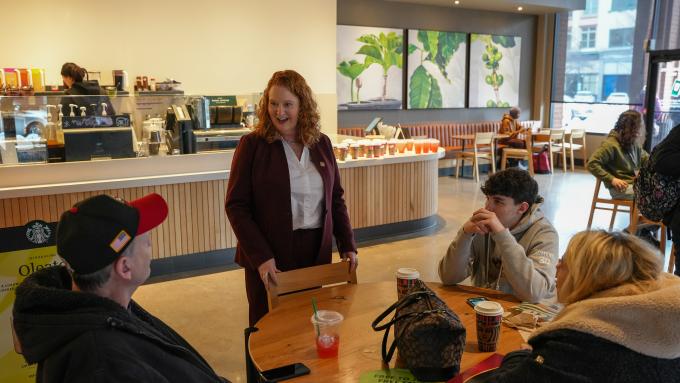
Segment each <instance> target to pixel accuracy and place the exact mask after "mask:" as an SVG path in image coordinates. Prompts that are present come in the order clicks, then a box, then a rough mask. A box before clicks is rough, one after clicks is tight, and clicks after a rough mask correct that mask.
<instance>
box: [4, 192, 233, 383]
mask: <svg viewBox="0 0 680 383" xmlns="http://www.w3.org/2000/svg"><path fill="white" fill-rule="evenodd" d="M167 215H168V205H167V204H166V202H165V200H163V198H162V197H161V196H160V195H158V194H149V195H147V196H145V197H143V198H140V199H138V200H135V201H132V202H129V203H125V202H123V201H120V200H117V199H114V198H112V197H110V196H107V195H98V196H95V197H91V198H88V199H86V200H84V201H81V202H79V203H77V204H76V205H75V206H73V207H72V208H71V209H69V210H68V211H66V212H64V213H63V214H62V216H61V219H60V220H59V224H58V225H57V253H58V254H59V256H60V257H61V258H63V259H64V261H65V263H66V266H55V267H50V268H47V269H43V270H40V271H37V272H35V273H34V274H32V275H31V276H29V277H28V278H26V280H24V281H23V282H22V283H21V285H19V287H17V289H16V301H15V303H14V310H13V313H14V321H13V324H14V329H15V331H16V335H17V338H18V341H19V343H20V346H21V351H22V354H23V356H24V358H25V359H26V361H27V362H28V363H38V371H37V375H36V381H37V382H147V381H153V382H156V381H158V382H225V381H226V380H225V379H223V378H220V377H219V376H217V374H215V372H214V371H213V369H212V368H211V367H210V366H209V365H208V363H207V362H206V361H205V359H203V358H202V357H201V356H200V355H199V353H198V352H197V351H196V350H194V348H193V347H191V345H189V343H187V341H185V340H184V339H183V338H182V337H181V336H180V335H179V334H177V333H176V332H175V331H173V330H172V329H171V328H170V327H168V326H167V325H166V324H165V323H163V322H162V321H161V320H160V319H158V318H155V317H154V316H153V315H151V314H149V313H148V312H146V311H145V310H144V309H143V308H142V307H141V306H139V305H138V304H137V303H135V301H133V300H132V294H133V293H134V292H135V290H136V289H137V288H138V287H139V286H140V285H141V284H142V283H144V282H145V281H146V279H147V278H148V277H149V274H150V264H151V241H150V237H149V231H150V230H151V229H153V228H155V227H156V226H158V225H160V224H161V223H163V221H164V220H165V218H166V217H167Z"/></svg>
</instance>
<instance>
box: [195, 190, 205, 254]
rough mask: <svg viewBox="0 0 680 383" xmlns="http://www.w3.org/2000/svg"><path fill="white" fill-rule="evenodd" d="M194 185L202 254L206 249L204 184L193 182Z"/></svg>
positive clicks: (199, 245) (198, 234) (198, 235)
mask: <svg viewBox="0 0 680 383" xmlns="http://www.w3.org/2000/svg"><path fill="white" fill-rule="evenodd" d="M192 185H193V186H194V188H195V189H196V194H195V195H194V199H195V200H196V221H197V222H198V228H197V231H198V233H197V237H198V249H199V251H200V252H204V251H205V250H206V249H205V232H206V230H205V222H204V221H203V215H204V214H203V212H204V211H205V210H204V205H203V203H204V202H205V194H204V193H203V186H204V183H203V182H193V183H192Z"/></svg>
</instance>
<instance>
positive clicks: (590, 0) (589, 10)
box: [583, 0, 598, 15]
mask: <svg viewBox="0 0 680 383" xmlns="http://www.w3.org/2000/svg"><path fill="white" fill-rule="evenodd" d="M597 1H598V0H586V9H584V10H583V14H584V15H597Z"/></svg>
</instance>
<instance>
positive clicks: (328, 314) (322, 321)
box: [310, 310, 345, 326]
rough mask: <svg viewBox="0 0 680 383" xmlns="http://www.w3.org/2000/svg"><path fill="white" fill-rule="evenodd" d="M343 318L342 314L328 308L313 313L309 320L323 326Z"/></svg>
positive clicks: (338, 321)
mask: <svg viewBox="0 0 680 383" xmlns="http://www.w3.org/2000/svg"><path fill="white" fill-rule="evenodd" d="M343 319H345V318H344V317H343V316H342V314H340V313H339V312H337V311H330V310H319V311H317V312H316V315H315V314H312V317H311V318H310V320H311V321H312V323H313V324H315V325H316V324H318V325H323V326H333V325H336V324H338V323H340V322H342V320H343Z"/></svg>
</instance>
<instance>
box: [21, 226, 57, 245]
mask: <svg viewBox="0 0 680 383" xmlns="http://www.w3.org/2000/svg"><path fill="white" fill-rule="evenodd" d="M51 235H52V229H50V227H49V226H48V225H47V222H45V221H31V222H29V223H28V224H26V239H28V241H29V242H31V243H34V244H36V245H41V244H43V243H47V241H49V239H50V236H51Z"/></svg>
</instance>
